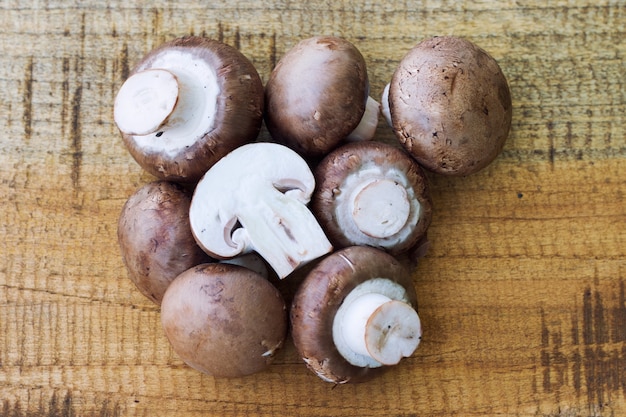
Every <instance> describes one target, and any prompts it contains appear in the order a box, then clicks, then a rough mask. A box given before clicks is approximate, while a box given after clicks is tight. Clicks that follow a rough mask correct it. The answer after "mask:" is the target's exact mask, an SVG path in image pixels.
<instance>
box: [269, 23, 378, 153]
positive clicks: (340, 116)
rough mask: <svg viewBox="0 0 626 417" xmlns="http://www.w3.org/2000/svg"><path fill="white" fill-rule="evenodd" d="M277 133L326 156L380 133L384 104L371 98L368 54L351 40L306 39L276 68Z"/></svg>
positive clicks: (273, 120) (272, 110)
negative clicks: (347, 143) (342, 144)
mask: <svg viewBox="0 0 626 417" xmlns="http://www.w3.org/2000/svg"><path fill="white" fill-rule="evenodd" d="M265 103H266V104H265V109H266V113H265V122H266V125H267V128H268V130H269V132H270V134H271V136H272V137H273V138H274V139H275V140H276V141H278V142H280V143H282V144H284V145H287V146H289V147H290V148H292V149H294V150H296V151H297V152H298V153H300V154H302V155H304V156H321V155H323V154H326V153H327V152H329V151H330V150H331V149H333V148H334V147H336V146H337V145H338V144H339V143H340V142H341V141H344V140H368V139H371V138H372V137H373V136H374V133H375V130H376V126H377V125H378V115H379V112H380V105H379V103H378V102H377V101H376V100H374V99H373V98H371V97H369V81H368V77H367V70H366V66H365V59H364V58H363V56H362V55H361V53H360V52H359V50H358V49H357V48H356V47H355V46H354V45H353V44H352V43H350V42H349V41H347V40H345V39H342V38H337V37H333V36H316V37H312V38H308V39H305V40H302V41H300V42H299V43H298V44H297V45H295V46H294V47H293V48H292V49H290V50H289V51H288V52H287V53H286V54H285V55H284V56H283V57H282V58H281V60H280V61H279V62H278V64H277V65H276V67H275V68H274V70H273V71H272V73H271V75H270V78H269V80H268V82H267V85H266V88H265Z"/></svg>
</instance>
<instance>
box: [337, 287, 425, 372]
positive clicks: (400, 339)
mask: <svg viewBox="0 0 626 417" xmlns="http://www.w3.org/2000/svg"><path fill="white" fill-rule="evenodd" d="M373 281H376V282H377V283H376V284H375V285H370V287H371V288H369V289H368V290H357V289H355V290H353V291H352V292H351V293H350V294H348V296H347V297H346V300H345V301H344V303H343V304H342V305H341V307H340V308H339V310H338V311H337V314H336V316H335V319H334V323H333V340H334V342H335V345H336V346H337V349H338V350H339V352H340V353H341V355H342V356H344V358H345V359H346V360H347V361H348V362H350V363H352V364H354V365H357V366H368V367H377V366H381V365H395V364H397V363H398V362H400V360H401V359H402V358H403V357H408V356H411V355H412V354H413V352H414V351H415V349H417V346H418V345H419V342H420V337H421V333H422V330H421V323H420V319H419V316H418V315H417V312H416V311H415V310H414V309H413V307H412V306H411V305H410V304H408V303H407V302H405V301H404V300H402V299H395V297H394V296H393V294H392V293H391V292H390V291H389V290H388V289H386V288H384V287H383V288H381V289H380V292H377V291H379V289H377V288H375V287H376V286H377V285H380V284H382V285H384V286H389V285H397V284H394V283H391V281H389V280H386V279H378V280H373ZM357 288H358V287H357ZM371 291H374V292H371Z"/></svg>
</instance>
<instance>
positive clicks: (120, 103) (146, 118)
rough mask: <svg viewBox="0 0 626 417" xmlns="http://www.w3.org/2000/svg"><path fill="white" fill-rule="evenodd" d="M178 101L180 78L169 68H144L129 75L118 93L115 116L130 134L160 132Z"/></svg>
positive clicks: (122, 128) (119, 126)
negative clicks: (145, 69) (144, 69)
mask: <svg viewBox="0 0 626 417" xmlns="http://www.w3.org/2000/svg"><path fill="white" fill-rule="evenodd" d="M177 101H178V80H177V79H176V76H175V75H174V74H173V73H171V72H170V71H167V70H161V69H154V70H147V71H141V72H139V73H136V74H134V75H132V76H130V77H129V78H128V79H127V80H126V81H125V82H124V84H122V87H121V88H120V90H119V92H118V93H117V96H116V99H115V105H114V115H113V116H114V119H115V123H116V124H117V127H118V128H119V129H120V130H121V131H122V132H124V133H126V134H129V135H147V134H150V133H153V132H156V131H158V129H159V128H160V127H161V126H162V125H163V124H164V123H165V122H166V121H167V119H168V117H169V116H170V115H171V114H172V111H173V110H174V107H175V106H176V102H177Z"/></svg>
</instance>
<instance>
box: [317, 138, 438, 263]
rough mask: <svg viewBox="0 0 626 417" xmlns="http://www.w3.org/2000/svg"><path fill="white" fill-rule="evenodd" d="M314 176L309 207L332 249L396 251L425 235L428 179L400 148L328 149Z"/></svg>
mask: <svg viewBox="0 0 626 417" xmlns="http://www.w3.org/2000/svg"><path fill="white" fill-rule="evenodd" d="M314 174H315V180H316V190H315V193H313V197H312V199H311V211H312V212H313V214H314V215H315V217H316V218H317V219H318V221H319V223H320V225H321V226H322V229H324V231H325V232H326V235H327V236H328V238H329V239H330V241H331V243H332V244H333V247H335V248H343V247H347V246H360V245H367V246H372V247H376V248H379V249H384V250H386V251H388V252H390V253H392V254H394V255H397V254H400V253H403V252H406V251H408V250H409V249H411V248H412V247H414V246H415V245H416V244H417V242H418V241H419V240H420V239H422V238H423V237H424V236H425V234H426V231H427V230H428V227H429V225H430V222H431V218H432V201H431V198H430V192H429V187H428V180H427V178H426V176H425V175H424V172H423V171H422V169H421V168H420V166H419V165H418V164H417V162H416V161H415V160H414V159H413V158H411V157H410V156H409V155H408V154H407V153H406V152H405V151H404V150H403V149H400V148H398V147H396V146H392V145H390V144H385V143H381V142H374V141H371V142H357V143H350V144H347V145H343V146H341V147H339V148H337V149H335V150H333V151H332V152H331V153H329V154H328V155H327V156H326V157H325V158H324V159H323V160H322V161H321V162H320V163H319V164H318V165H317V166H316V168H315V171H314Z"/></svg>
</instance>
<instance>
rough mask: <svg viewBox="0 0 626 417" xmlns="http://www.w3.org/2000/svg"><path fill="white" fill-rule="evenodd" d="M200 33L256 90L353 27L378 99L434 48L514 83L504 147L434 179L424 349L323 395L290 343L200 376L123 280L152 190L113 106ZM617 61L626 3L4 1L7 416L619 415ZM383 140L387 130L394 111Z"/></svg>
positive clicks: (0, 287)
mask: <svg viewBox="0 0 626 417" xmlns="http://www.w3.org/2000/svg"><path fill="white" fill-rule="evenodd" d="M188 34H196V35H204V36H208V37H212V38H217V39H220V40H223V41H224V42H226V43H229V44H231V45H233V46H236V47H237V48H239V49H240V50H241V51H242V52H243V53H244V54H245V55H247V56H248V57H249V58H250V59H251V60H252V61H253V63H254V64H255V65H256V66H257V69H258V71H259V73H260V74H261V77H262V78H263V80H264V81H266V80H267V78H268V76H269V73H270V71H271V69H272V68H273V66H274V64H275V63H276V61H277V60H278V59H279V58H280V57H281V56H282V54H283V53H284V52H285V51H286V50H287V49H288V48H290V47H291V46H292V45H294V44H295V43H296V42H297V41H298V40H300V39H302V38H304V37H308V36H312V35H317V34H334V35H339V36H343V37H346V38H347V39H349V40H351V41H352V42H354V43H355V44H356V45H357V46H358V47H359V48H360V50H361V51H362V53H363V55H364V56H365V59H366V61H367V65H368V71H369V75H370V79H371V86H372V88H371V89H372V94H373V95H375V96H377V95H380V93H381V92H382V89H383V86H384V85H385V84H386V82H387V81H388V80H389V78H390V77H391V74H392V72H393V70H394V68H395V66H396V65H397V64H398V62H399V60H400V59H401V57H402V56H403V54H404V53H405V52H406V51H407V50H408V49H409V48H410V47H411V46H413V45H414V44H416V43H417V42H418V41H420V40H422V39H424V38H426V37H429V36H432V35H450V34H453V35H458V36H463V37H466V38H468V39H470V40H472V41H474V42H476V43H477V44H478V45H479V46H481V47H483V48H484V49H486V50H487V51H489V52H490V53H491V54H492V55H493V56H494V57H495V58H496V59H497V60H498V62H499V63H500V65H501V67H502V69H503V71H504V73H505V74H506V76H507V77H508V80H509V83H510V86H511V91H512V95H513V104H514V116H513V128H512V132H511V136H510V138H509V141H508V142H507V145H506V147H505V149H504V152H503V153H502V155H501V156H500V157H499V158H498V159H497V160H496V161H495V162H494V163H493V164H492V165H491V166H489V167H488V168H487V169H485V170H484V171H481V172H480V173H478V174H475V175H473V176H470V177H467V178H443V177H437V176H433V175H431V176H430V178H431V183H432V195H433V201H434V219H433V223H432V226H431V228H430V231H429V238H430V241H431V247H430V249H429V252H428V255H427V257H426V258H424V259H423V261H422V262H421V263H420V264H419V265H418V266H417V268H416V269H415V271H414V273H413V276H414V282H415V286H416V289H417V293H418V296H419V300H420V306H419V311H420V315H421V317H422V320H423V325H424V337H423V341H422V344H421V345H420V347H419V349H418V350H417V351H416V353H415V354H414V355H413V357H411V358H409V359H406V360H404V361H403V362H402V363H401V364H400V365H399V366H397V367H395V368H393V369H391V370H389V371H388V372H387V373H385V374H384V375H382V376H381V377H380V378H377V379H375V380H373V381H370V382H368V383H365V384H360V385H343V386H337V387H333V386H331V385H330V384H326V383H324V382H322V381H321V380H319V379H317V377H315V376H314V375H313V374H312V373H310V372H309V371H308V370H307V369H306V368H305V366H304V365H303V363H302V362H301V361H300V360H299V358H298V357H297V355H296V353H295V350H294V348H293V345H292V344H291V342H288V343H287V345H286V346H285V348H284V350H283V351H282V352H281V353H280V354H279V355H278V357H277V359H276V363H275V364H274V365H273V366H272V367H271V368H270V369H269V370H268V371H267V372H263V373H261V374H257V375H253V376H250V377H246V378H241V379H232V380H215V379H214V378H212V377H209V376H206V375H202V374H200V373H198V372H196V371H194V370H192V369H190V368H188V367H187V366H185V365H184V364H183V363H182V362H181V361H180V360H179V359H178V358H177V356H176V355H175V354H174V353H173V352H172V351H171V349H170V348H169V346H168V344H167V341H166V339H165V338H164V336H163V334H162V331H161V328H160V323H159V312H158V308H156V307H155V306H154V305H152V304H151V303H150V302H149V301H148V300H147V299H145V298H143V296H141V295H140V294H139V292H138V291H137V290H136V289H135V288H134V287H133V285H132V283H131V282H130V280H129V279H128V278H127V275H126V271H125V269H124V266H123V264H122V261H121V257H120V254H119V250H118V246H117V242H116V222H117V217H118V214H119V212H120V209H121V207H122V205H123V203H124V201H125V200H126V198H127V197H128V196H129V195H130V194H131V193H132V192H133V191H134V190H135V189H136V188H137V187H139V186H140V185H142V184H143V183H145V182H147V181H150V180H151V179H152V178H151V177H149V176H147V175H146V174H144V173H142V171H141V170H140V168H139V167H138V166H137V165H136V164H135V163H134V161H133V160H132V159H131V157H130V156H129V154H128V153H127V152H126V150H125V148H124V147H123V145H122V142H121V139H120V137H119V134H118V132H117V130H116V128H115V125H114V124H113V122H112V103H113V99H114V96H115V94H116V92H117V89H118V88H119V86H120V85H121V83H122V82H123V80H124V79H125V77H126V76H127V75H128V72H129V69H130V68H132V66H133V65H134V63H135V62H136V61H137V60H139V58H141V56H142V55H143V54H145V53H146V52H147V51H148V50H150V49H151V48H153V47H155V46H157V45H158V44H160V43H161V42H163V41H166V40H169V39H172V38H174V37H177V36H182V35H188ZM625 57H626V5H625V4H624V2H623V1H621V0H612V1H611V0H600V1H590V0H588V1H584V0H569V1H565V0H563V1H553V2H545V1H537V0H528V1H512V0H510V1H501V2H500V1H498V2H496V1H494V2H489V1H479V2H460V1H456V0H444V1H414V2H412V1H404V2H396V1H382V2H375V1H364V2H358V1H353V0H346V1H343V2H342V1H338V2H331V1H321V0H308V1H302V2H297V1H289V0H286V1H271V0H259V1H238V2H236V1H232V0H230V1H223V2H209V1H205V2H199V1H198V2H193V1H178V2H172V1H156V2H153V1H109V2H102V1H96V0H85V1H82V2H63V1H57V2H55V1H40V2H32V4H30V2H22V1H17V0H6V1H3V2H2V3H1V4H0V117H1V118H0V126H1V127H2V133H1V137H0V401H1V402H0V415H2V416H15V417H22V416H29V417H30V416H90V415H97V416H114V415H115V416H117V415H125V416H126V415H129V416H135V415H136V416H169V415H171V416H193V415H198V416H200V415H202V416H208V415H219V416H223V417H228V416H242V415H247V416H286V415H290V416H300V415H302V416H344V415H345V416H407V417H408V416H450V415H459V416H477V417H478V416H525V417H526V416H623V415H626V288H625V281H626V197H625V195H626V180H625V178H626V139H625V138H626V76H625V75H624V74H625V70H626V64H625V61H626V59H625ZM264 137H265V138H267V132H266V131H263V132H262V138H264ZM378 137H379V138H380V139H382V140H388V141H392V140H393V137H392V134H391V131H390V129H389V128H388V127H386V126H385V124H384V122H383V121H382V119H381V123H380V124H379V128H378Z"/></svg>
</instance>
